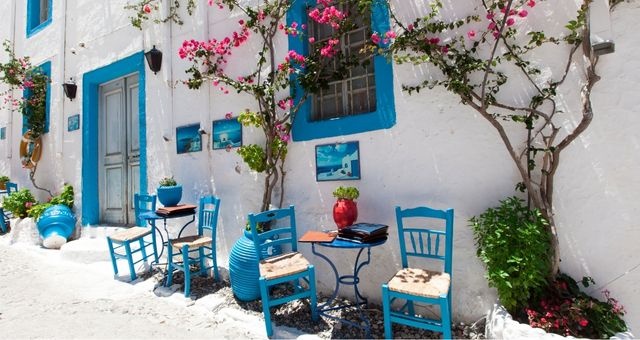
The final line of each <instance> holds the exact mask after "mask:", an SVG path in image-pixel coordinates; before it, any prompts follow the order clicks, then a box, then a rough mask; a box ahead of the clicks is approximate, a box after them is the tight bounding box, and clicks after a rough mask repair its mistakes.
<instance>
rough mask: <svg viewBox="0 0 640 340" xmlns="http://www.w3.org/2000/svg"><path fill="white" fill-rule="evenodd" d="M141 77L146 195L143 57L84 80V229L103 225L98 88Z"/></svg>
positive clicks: (142, 168)
mask: <svg viewBox="0 0 640 340" xmlns="http://www.w3.org/2000/svg"><path fill="white" fill-rule="evenodd" d="M136 72H137V73H138V77H139V78H138V79H139V89H138V100H139V104H138V105H139V116H138V117H139V123H140V130H139V133H140V192H147V124H146V103H145V99H146V91H145V79H146V78H145V65H144V53H143V52H138V53H135V54H133V55H131V56H128V57H126V58H124V59H121V60H118V61H116V62H113V63H112V64H109V65H107V66H104V67H101V68H99V69H96V70H93V71H90V72H87V73H85V74H84V75H83V78H82V95H83V98H82V115H83V117H82V225H84V226H86V225H88V224H94V225H95V224H97V223H98V222H99V221H100V200H99V199H98V197H100V195H99V192H98V190H99V187H100V185H99V183H98V179H99V177H98V171H99V168H98V166H99V161H98V154H99V150H98V145H99V139H98V136H99V132H98V126H99V119H98V112H99V102H100V97H99V91H98V90H99V87H100V84H104V83H106V82H108V81H110V80H113V79H116V78H120V77H123V76H126V75H128V74H132V73H136Z"/></svg>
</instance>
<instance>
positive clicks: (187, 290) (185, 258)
mask: <svg viewBox="0 0 640 340" xmlns="http://www.w3.org/2000/svg"><path fill="white" fill-rule="evenodd" d="M182 269H183V272H184V297H189V296H190V295H191V269H190V268H189V246H182Z"/></svg>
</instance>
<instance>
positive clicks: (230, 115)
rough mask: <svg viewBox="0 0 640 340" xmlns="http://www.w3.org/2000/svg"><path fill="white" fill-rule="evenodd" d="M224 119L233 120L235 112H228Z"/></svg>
mask: <svg viewBox="0 0 640 340" xmlns="http://www.w3.org/2000/svg"><path fill="white" fill-rule="evenodd" d="M224 118H225V119H231V118H233V112H227V113H226V114H225V115H224Z"/></svg>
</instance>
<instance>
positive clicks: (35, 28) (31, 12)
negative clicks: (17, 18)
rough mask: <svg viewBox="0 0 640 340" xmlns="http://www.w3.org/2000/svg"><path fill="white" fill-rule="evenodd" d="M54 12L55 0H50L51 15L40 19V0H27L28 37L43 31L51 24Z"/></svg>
mask: <svg viewBox="0 0 640 340" xmlns="http://www.w3.org/2000/svg"><path fill="white" fill-rule="evenodd" d="M52 14H53V0H49V15H48V16H47V20H45V21H43V22H39V21H40V1H39V0H27V20H26V21H27V29H26V33H27V38H30V37H31V36H33V35H34V34H36V33H38V32H40V31H42V30H43V29H44V28H45V27H47V26H49V24H51V22H52V21H53V20H52Z"/></svg>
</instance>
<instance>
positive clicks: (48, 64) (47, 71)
mask: <svg viewBox="0 0 640 340" xmlns="http://www.w3.org/2000/svg"><path fill="white" fill-rule="evenodd" d="M39 68H40V70H41V71H42V73H44V74H46V75H47V77H49V79H51V62H50V61H47V62H46V63H44V64H42V65H40V66H39ZM22 95H23V96H24V97H25V98H29V96H31V90H24V92H23V94H22ZM50 109H51V82H49V83H47V98H46V109H45V123H44V133H48V132H49V120H50V113H49V112H50ZM27 130H28V129H27V120H26V119H25V117H24V116H22V134H24V133H25V132H27Z"/></svg>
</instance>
